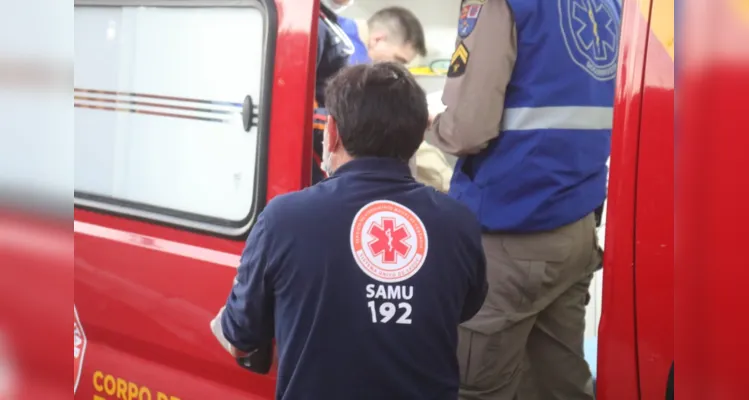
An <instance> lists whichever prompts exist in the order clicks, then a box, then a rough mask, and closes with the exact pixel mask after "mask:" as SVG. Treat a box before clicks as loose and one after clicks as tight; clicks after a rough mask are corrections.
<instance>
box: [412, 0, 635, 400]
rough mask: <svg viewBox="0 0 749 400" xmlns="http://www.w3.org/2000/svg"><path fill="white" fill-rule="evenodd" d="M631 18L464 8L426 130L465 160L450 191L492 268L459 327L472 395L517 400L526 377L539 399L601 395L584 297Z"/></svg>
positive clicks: (593, 0) (616, 13)
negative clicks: (622, 32)
mask: <svg viewBox="0 0 749 400" xmlns="http://www.w3.org/2000/svg"><path fill="white" fill-rule="evenodd" d="M620 13H621V10H620V7H619V5H618V4H617V3H616V2H615V1H614V0H553V1H552V0H464V1H463V2H462V5H461V10H460V19H459V22H458V38H457V41H456V47H455V51H454V54H453V56H452V58H451V64H450V69H449V72H448V75H447V81H446V84H445V87H444V93H443V98H442V101H443V103H444V104H445V106H446V109H445V111H444V112H443V113H441V114H439V115H436V116H434V117H433V118H432V125H431V127H430V129H429V132H428V134H427V140H429V141H431V142H432V143H433V144H435V145H436V146H437V147H439V148H441V149H442V150H443V151H445V152H447V153H451V154H455V155H457V156H459V157H460V158H459V161H458V163H457V165H456V167H455V171H454V175H453V179H452V181H451V184H450V196H452V197H453V198H455V199H457V200H458V201H460V202H461V203H463V204H465V205H466V206H468V208H470V209H471V211H472V212H473V214H474V215H476V216H477V217H478V219H479V221H480V222H481V226H482V229H483V232H484V233H483V245H484V251H485V252H486V256H487V262H488V264H487V279H488V281H489V286H490V290H489V294H488V296H487V299H486V302H485V304H484V306H483V307H482V309H481V311H479V313H478V314H477V315H476V316H475V317H474V318H473V319H471V320H470V321H468V322H466V323H464V324H462V325H461V328H460V348H459V351H458V357H459V361H460V366H461V379H462V382H461V392H460V398H461V399H492V400H511V399H514V398H515V396H516V395H518V387H519V385H520V382H521V380H522V379H525V378H527V377H530V378H533V380H534V381H535V385H534V386H535V389H537V393H535V396H536V397H535V398H538V399H541V400H555V399H560V400H561V399H563V400H578V399H580V400H582V399H586V400H588V399H593V393H592V388H591V387H592V385H591V373H590V370H589V367H588V365H587V364H586V362H585V360H584V358H583V333H584V330H585V301H586V300H585V299H586V295H587V293H588V288H589V285H590V282H591V279H592V277H593V272H594V270H595V269H596V268H597V267H598V265H599V264H600V254H599V252H598V251H597V243H596V234H595V217H594V211H595V210H596V208H597V207H599V206H600V205H601V204H602V203H603V201H604V198H605V195H606V177H607V167H606V160H607V158H608V156H609V151H610V140H611V125H612V106H613V98H614V80H615V79H614V78H615V76H616V66H617V49H618V45H619V38H618V35H619V25H620ZM524 361H527V363H526V362H524ZM526 367H527V368H526ZM525 395H526V394H525V393H520V397H519V398H521V399H525V398H526V397H525Z"/></svg>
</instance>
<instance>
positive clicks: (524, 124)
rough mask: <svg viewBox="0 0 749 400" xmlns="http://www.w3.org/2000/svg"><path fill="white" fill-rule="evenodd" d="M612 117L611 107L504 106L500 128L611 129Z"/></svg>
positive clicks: (509, 129)
mask: <svg viewBox="0 0 749 400" xmlns="http://www.w3.org/2000/svg"><path fill="white" fill-rule="evenodd" d="M613 118H614V109H613V108H612V107H518V108H505V111H504V114H503V115H502V130H503V131H528V130H536V129H584V130H588V129H611V126H612V124H613Z"/></svg>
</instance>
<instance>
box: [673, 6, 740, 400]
mask: <svg viewBox="0 0 749 400" xmlns="http://www.w3.org/2000/svg"><path fill="white" fill-rule="evenodd" d="M685 3H687V4H685V6H686V7H685V8H684V9H683V11H682V12H681V13H680V14H681V17H682V18H683V21H681V22H680V25H679V27H680V28H681V29H680V30H679V32H678V33H679V34H680V35H681V36H680V37H683V43H684V45H683V47H680V48H679V57H678V59H677V77H678V86H679V89H678V95H679V97H678V99H677V100H678V101H677V103H676V104H677V110H678V115H679V119H678V125H677V129H678V130H677V136H676V176H675V180H676V196H675V216H676V224H675V227H674V231H675V235H676V247H675V250H676V251H675V265H676V267H677V271H678V272H677V273H676V277H675V289H676V303H675V306H676V308H675V314H676V315H675V322H676V325H675V334H676V337H675V351H676V354H677V356H678V360H677V362H678V364H679V366H678V374H675V377H676V378H677V379H676V387H677V391H678V392H679V399H681V400H692V399H694V400H697V399H699V400H702V399H720V400H734V399H736V400H738V399H746V398H747V396H748V395H747V393H749V379H747V368H746V360H748V359H749V346H747V343H746V338H747V337H748V336H749V324H748V323H747V319H746V318H745V315H746V310H747V305H749V297H747V281H749V268H747V261H746V258H747V257H746V252H745V250H746V249H747V243H746V238H747V235H746V233H745V230H746V227H747V226H749V207H747V204H746V198H747V187H749V173H748V172H747V171H748V169H747V148H749V136H747V134H746V133H747V126H749V112H748V110H747V93H749V45H748V44H747V38H749V9H747V7H746V5H745V4H746V2H740V1H734V0H726V1H711V2H703V1H695V0H692V1H687V2H685ZM742 6H743V8H742Z"/></svg>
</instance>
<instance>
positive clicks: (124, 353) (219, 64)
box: [74, 0, 318, 400]
mask: <svg viewBox="0 0 749 400" xmlns="http://www.w3.org/2000/svg"><path fill="white" fill-rule="evenodd" d="M292 3H293V4H292ZM317 7H318V5H317V4H316V2H315V1H313V0H276V1H275V2H274V1H272V0H241V1H237V0H225V1H222V0H211V1H197V0H178V1H169V2H153V1H145V0H114V1H111V0H91V1H89V0H80V1H78V0H76V7H75V29H76V32H75V40H76V43H75V52H76V54H75V56H76V60H75V61H76V71H75V107H76V108H75V113H76V114H75V134H76V138H75V139H76V165H75V168H76V169H75V172H76V193H75V195H76V196H75V205H76V207H75V224H74V230H75V310H74V311H75V312H74V317H75V325H74V335H75V338H76V340H75V349H76V361H77V362H76V369H75V370H76V376H74V384H75V397H76V398H81V399H84V398H85V399H92V398H93V399H128V400H133V399H139V400H146V399H148V400H151V399H153V400H176V399H270V398H273V392H274V387H275V379H274V376H273V373H272V374H271V375H270V376H260V375H255V374H251V373H249V372H246V371H245V370H243V369H241V368H239V367H238V366H237V365H236V363H235V362H234V360H233V359H232V358H231V357H230V356H228V355H227V354H226V352H225V351H224V350H223V349H222V348H221V347H220V346H219V345H218V344H217V342H216V341H215V339H214V338H213V336H212V334H211V331H210V329H209V322H210V321H211V319H212V318H213V316H214V315H215V313H216V312H217V311H218V309H219V308H220V307H221V306H222V304H223V301H224V300H225V297H226V295H227V293H228V291H229V288H230V287H231V285H232V280H233V278H234V275H235V273H236V267H237V265H238V262H239V255H240V253H241V251H242V248H243V245H244V240H245V238H246V236H247V232H248V231H249V229H250V228H251V226H252V224H253V221H254V219H255V217H256V216H257V214H258V213H259V212H260V211H261V210H262V208H263V205H264V204H265V203H266V202H267V201H268V200H269V199H271V198H272V197H274V196H276V195H278V194H281V193H285V192H289V191H292V190H298V189H300V188H302V187H304V186H306V185H308V184H309V176H310V171H309V166H310V164H311V163H310V159H311V149H310V143H311V131H312V127H311V122H312V114H311V113H312V110H311V106H310V105H311V104H312V98H313V79H314V69H315V68H314V62H315V58H314V54H315V48H316V41H315V38H316V23H317V18H312V16H315V15H317V13H318V11H317Z"/></svg>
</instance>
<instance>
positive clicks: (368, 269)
mask: <svg viewBox="0 0 749 400" xmlns="http://www.w3.org/2000/svg"><path fill="white" fill-rule="evenodd" d="M428 242H429V240H428V236H427V232H426V228H425V227H424V224H423V223H422V222H421V219H419V217H418V216H417V215H416V214H415V213H414V212H413V211H411V210H410V209H408V208H407V207H405V206H403V205H401V204H398V203H395V202H392V201H386V200H378V201H373V202H371V203H369V204H367V205H365V206H364V207H362V208H361V209H360V210H359V212H358V213H357V214H356V216H355V217H354V221H353V223H352V225H351V251H352V253H353V256H354V259H355V260H356V263H357V265H358V266H359V268H361V270H362V271H363V272H364V273H365V274H367V275H368V276H369V277H371V278H372V279H375V280H377V281H380V282H385V283H394V282H401V281H404V280H406V279H409V278H411V277H412V276H414V275H415V274H416V273H417V272H418V271H419V269H421V267H422V266H423V265H424V261H425V259H426V255H427V250H428V245H429V243H428Z"/></svg>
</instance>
